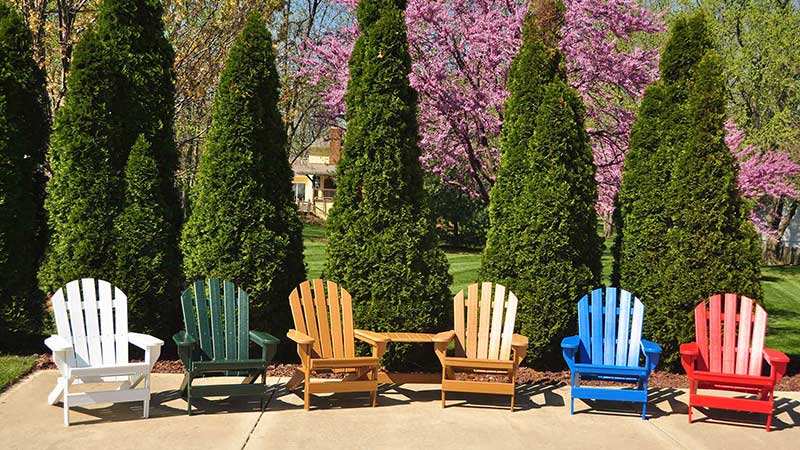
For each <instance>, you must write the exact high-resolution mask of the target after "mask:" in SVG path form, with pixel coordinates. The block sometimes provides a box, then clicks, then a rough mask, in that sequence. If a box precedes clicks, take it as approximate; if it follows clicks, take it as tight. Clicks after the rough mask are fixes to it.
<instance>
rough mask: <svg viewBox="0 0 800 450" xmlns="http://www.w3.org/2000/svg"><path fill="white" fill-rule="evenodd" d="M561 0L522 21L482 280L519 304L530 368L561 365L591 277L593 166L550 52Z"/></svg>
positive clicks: (595, 240) (595, 256)
mask: <svg viewBox="0 0 800 450" xmlns="http://www.w3.org/2000/svg"><path fill="white" fill-rule="evenodd" d="M562 8H563V6H562V5H561V4H560V2H540V5H539V7H538V9H536V10H534V11H531V12H530V13H529V14H528V16H527V17H526V19H525V23H524V28H523V37H522V48H521V49H520V51H519V54H518V55H517V56H516V58H515V59H514V62H513V64H512V67H511V72H510V74H509V92H510V96H509V98H508V100H507V102H506V109H505V111H506V117H505V121H504V128H503V141H502V147H501V151H502V153H501V159H500V169H499V172H498V175H497V182H496V183H495V186H494V187H493V189H492V194H491V203H490V207H489V217H490V223H491V228H490V230H489V234H488V239H487V245H486V248H485V250H484V253H483V260H482V265H481V278H482V279H485V280H491V281H495V282H498V283H501V284H503V285H506V286H507V287H508V288H509V289H511V290H512V291H513V292H514V293H515V294H516V295H517V297H518V298H519V302H520V303H519V310H518V313H517V324H518V326H519V328H520V333H522V334H523V335H525V336H528V338H529V340H530V345H529V350H528V359H529V361H530V362H532V363H533V364H535V365H537V366H555V365H560V364H561V356H560V342H561V338H562V337H563V336H565V335H567V334H568V333H569V332H570V331H571V330H572V329H574V328H575V327H576V319H575V318H576V316H577V310H576V305H575V300H576V298H578V297H579V296H581V295H583V294H585V293H586V292H587V291H588V290H590V289H591V288H593V287H594V286H596V285H597V284H598V283H599V281H600V250H601V245H602V244H601V241H600V237H599V235H598V234H597V215H596V213H595V210H594V202H595V197H596V190H595V182H594V172H595V167H594V163H593V159H592V152H591V149H590V146H589V138H588V135H587V133H586V130H585V128H584V123H583V114H584V108H583V104H582V102H581V100H580V97H579V96H578V94H577V93H576V92H575V91H574V90H572V89H570V88H569V86H568V84H567V82H566V79H565V74H564V71H563V66H562V55H561V54H560V52H559V51H558V48H557V43H558V33H559V30H560V25H561V20H562Z"/></svg>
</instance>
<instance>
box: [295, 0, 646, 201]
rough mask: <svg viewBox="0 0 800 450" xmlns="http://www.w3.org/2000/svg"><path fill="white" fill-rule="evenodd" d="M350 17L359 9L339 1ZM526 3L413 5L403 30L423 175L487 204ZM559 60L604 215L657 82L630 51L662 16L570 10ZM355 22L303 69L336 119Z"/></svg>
mask: <svg viewBox="0 0 800 450" xmlns="http://www.w3.org/2000/svg"><path fill="white" fill-rule="evenodd" d="M336 1H338V2H340V3H342V4H344V5H345V6H350V7H351V8H352V7H354V6H355V4H356V1H355V0H336ZM527 4H528V2H526V1H522V0H514V1H511V2H508V1H500V0H481V1H470V0H446V1H437V2H429V1H423V0H411V1H409V3H408V10H407V12H406V25H407V28H408V37H409V44H410V50H411V54H412V61H413V65H412V68H413V70H412V75H411V77H410V79H411V85H412V86H413V87H414V88H415V89H416V90H417V91H418V92H419V94H420V109H419V121H420V125H421V132H422V141H421V145H422V147H423V150H424V153H423V165H424V167H425V168H426V170H427V171H428V172H429V173H431V174H433V175H435V176H439V177H442V178H443V179H444V180H445V181H446V182H447V183H448V184H452V185H454V186H457V187H459V188H460V189H462V190H464V191H465V192H467V193H469V194H470V195H472V196H474V197H477V198H479V199H481V201H483V202H484V203H488V200H489V191H490V190H491V188H492V186H493V184H494V182H495V176H496V174H497V170H498V160H499V157H500V153H499V151H498V144H499V135H500V129H501V127H502V124H503V120H504V118H505V116H506V114H505V111H504V103H505V101H506V97H507V96H508V88H507V86H506V81H507V73H508V68H509V66H510V64H511V60H512V58H513V57H514V55H515V54H516V53H517V50H518V49H519V45H520V31H521V24H522V18H523V16H524V15H525V11H526V9H527ZM565 4H566V12H565V21H564V23H563V27H562V38H561V42H560V47H561V50H562V51H563V52H564V53H565V55H566V57H567V59H566V65H567V68H568V77H569V80H570V84H571V85H572V86H573V87H575V88H577V89H578V90H579V92H580V94H581V97H582V98H583V100H584V102H585V104H586V106H587V110H586V119H587V125H588V126H589V132H590V136H591V138H592V146H593V149H594V154H595V163H596V165H597V167H598V170H597V173H596V176H597V181H598V189H599V195H600V196H599V202H598V211H599V212H601V213H603V214H606V213H607V212H608V211H610V206H611V204H612V203H613V198H614V195H615V193H616V190H617V186H618V185H619V177H620V175H619V172H620V167H621V165H622V161H623V158H624V154H625V151H626V150H627V136H628V130H629V129H630V126H631V124H632V122H633V119H634V117H635V115H634V109H635V103H636V101H637V100H638V99H639V98H640V97H641V95H642V93H643V91H644V88H645V86H647V85H648V84H649V83H650V82H652V81H653V80H654V79H655V77H656V75H657V70H656V67H657V63H658V60H657V57H656V56H657V55H656V53H655V52H654V51H652V50H647V49H644V48H641V47H639V46H637V45H636V43H635V39H634V38H635V37H636V36H638V35H639V34H642V33H644V34H651V33H657V32H660V31H661V29H662V25H661V20H660V16H657V15H655V14H653V13H651V12H650V11H649V10H647V9H645V8H643V7H642V6H641V5H640V4H639V3H638V2H637V1H636V0H608V1H602V2H598V1H594V0H567V1H566V2H565ZM357 36H358V28H357V26H356V25H355V24H354V23H353V22H349V23H348V22H345V25H343V26H341V27H339V28H336V29H334V30H332V31H331V32H330V33H329V34H328V35H327V37H326V38H325V39H323V40H322V41H321V42H310V43H309V45H308V50H307V52H306V54H305V57H304V59H303V62H304V63H305V64H306V65H307V66H308V68H307V69H306V72H307V73H309V76H310V81H311V82H312V83H314V84H317V85H322V86H323V87H325V88H327V91H326V93H325V99H326V103H327V104H328V108H329V111H330V113H331V114H332V116H333V117H334V118H340V117H342V115H343V114H344V103H343V97H344V88H345V86H346V85H347V78H348V72H347V59H348V57H349V55H350V51H351V49H352V45H353V42H354V41H355V39H356V37H357Z"/></svg>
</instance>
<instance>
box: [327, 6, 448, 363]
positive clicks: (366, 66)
mask: <svg viewBox="0 0 800 450" xmlns="http://www.w3.org/2000/svg"><path fill="white" fill-rule="evenodd" d="M404 7H405V1H402V0H363V1H361V2H359V5H358V9H357V14H358V21H359V28H360V30H361V35H360V36H359V38H358V40H357V41H356V44H355V47H354V49H353V53H352V55H351V57H350V84H349V85H348V87H347V95H346V98H345V100H346V104H347V133H346V134H345V139H344V148H343V153H342V159H341V160H340V162H339V165H338V167H337V174H338V177H337V180H336V182H337V186H338V187H337V191H336V199H335V203H334V206H333V209H332V211H331V214H330V217H329V218H328V223H327V229H328V237H329V239H330V244H329V246H328V254H329V259H328V264H327V267H326V269H325V277H326V278H328V279H330V280H331V281H336V282H339V283H341V284H342V285H343V286H344V287H345V288H346V289H347V290H348V291H349V292H350V293H351V294H352V296H353V309H354V314H355V316H356V317H355V320H356V326H358V327H361V328H367V329H371V330H374V331H390V330H391V331H425V332H436V331H439V330H442V329H444V328H443V327H444V326H445V324H446V322H447V321H448V319H449V318H450V317H452V299H451V297H450V290H449V287H448V286H449V284H450V280H451V277H450V275H449V274H448V273H447V268H448V265H447V260H446V258H445V255H444V252H442V251H441V250H440V249H439V248H438V246H437V244H438V239H437V237H436V232H435V230H434V226H433V220H432V216H431V213H430V209H429V206H428V203H427V202H428V199H427V198H426V193H425V190H424V187H423V173H422V166H421V164H420V162H419V157H420V148H419V145H418V142H419V134H418V125H417V117H416V113H417V94H416V92H415V91H414V90H413V89H412V88H411V87H410V86H409V82H408V74H409V72H410V70H411V60H410V57H409V54H408V40H407V38H406V25H405V19H404V14H403V9H404ZM423 358H425V359H426V360H428V361H429V360H430V359H431V358H430V349H419V348H410V347H406V346H400V345H398V346H392V348H390V350H389V352H387V354H386V356H385V358H384V362H385V363H386V364H387V365H388V366H390V367H397V366H399V365H400V364H401V363H403V364H405V365H412V364H416V363H421V362H422V361H423Z"/></svg>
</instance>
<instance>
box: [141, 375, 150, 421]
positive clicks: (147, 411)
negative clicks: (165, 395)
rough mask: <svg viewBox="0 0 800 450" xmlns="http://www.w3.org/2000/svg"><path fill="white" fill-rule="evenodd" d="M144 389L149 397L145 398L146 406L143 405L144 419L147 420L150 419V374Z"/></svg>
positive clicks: (147, 376)
mask: <svg viewBox="0 0 800 450" xmlns="http://www.w3.org/2000/svg"><path fill="white" fill-rule="evenodd" d="M144 388H145V389H147V397H145V399H144V404H143V405H142V407H143V411H142V416H144V418H145V419H147V418H148V417H150V374H149V373H148V374H147V375H145V378H144Z"/></svg>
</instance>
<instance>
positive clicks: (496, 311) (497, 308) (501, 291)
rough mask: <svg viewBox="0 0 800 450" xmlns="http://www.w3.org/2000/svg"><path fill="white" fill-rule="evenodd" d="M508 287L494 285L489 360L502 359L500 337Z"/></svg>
mask: <svg viewBox="0 0 800 450" xmlns="http://www.w3.org/2000/svg"><path fill="white" fill-rule="evenodd" d="M505 297H506V287H505V286H503V285H502V284H495V285H494V304H493V305H492V330H491V331H490V332H489V354H488V355H487V357H488V358H489V359H498V358H499V357H500V337H501V336H502V335H503V311H504V310H505V306H506V305H505V304H506V298H505Z"/></svg>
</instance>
